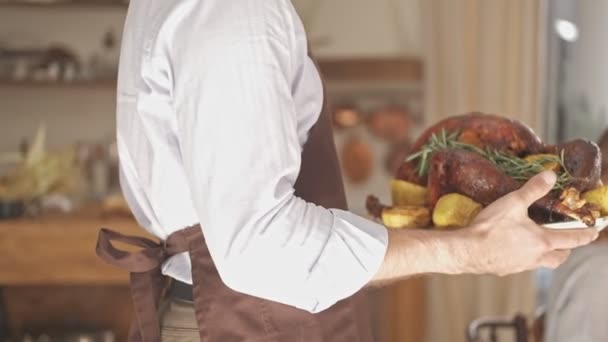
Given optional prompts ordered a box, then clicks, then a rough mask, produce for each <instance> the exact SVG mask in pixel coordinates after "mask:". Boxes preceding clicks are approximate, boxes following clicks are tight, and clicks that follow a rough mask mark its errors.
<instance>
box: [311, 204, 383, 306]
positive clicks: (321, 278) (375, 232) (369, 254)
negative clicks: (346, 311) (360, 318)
mask: <svg viewBox="0 0 608 342" xmlns="http://www.w3.org/2000/svg"><path fill="white" fill-rule="evenodd" d="M330 211H331V212H332V213H333V220H334V222H333V229H332V232H331V234H330V236H329V239H328V241H327V243H326V245H325V247H324V249H323V252H322V253H321V254H320V256H319V259H318V261H317V263H316V264H315V265H314V266H313V270H312V272H311V277H313V278H317V277H318V279H317V281H313V282H312V283H314V284H317V285H318V286H320V288H319V289H317V291H314V293H317V294H320V295H319V297H318V298H317V303H316V305H315V306H314V307H313V308H312V309H311V310H309V311H310V312H312V313H317V312H321V311H323V310H325V309H327V308H329V307H331V306H332V305H333V304H335V303H336V302H338V301H340V300H342V299H345V298H347V297H350V296H352V295H353V294H355V293H356V292H358V291H359V290H361V289H362V288H363V287H364V286H365V285H367V284H368V283H369V282H370V281H371V279H372V278H373V277H374V275H375V274H376V273H377V272H378V270H379V268H380V266H381V265H382V262H383V261H384V256H385V255H386V250H387V248H388V231H387V229H386V227H384V226H382V225H380V224H377V223H375V222H373V221H370V220H368V219H365V218H363V217H360V216H357V215H355V214H353V213H350V212H348V211H344V210H339V209H331V210H330Z"/></svg>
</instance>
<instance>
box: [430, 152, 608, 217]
mask: <svg viewBox="0 0 608 342" xmlns="http://www.w3.org/2000/svg"><path fill="white" fill-rule="evenodd" d="M430 165H431V166H430V168H429V174H428V184H427V188H428V192H429V204H430V205H431V207H434V206H435V203H437V201H438V200H439V198H440V197H441V196H443V195H445V194H448V193H453V192H455V193H459V194H462V195H465V196H468V197H470V198H472V199H474V200H475V201H477V202H479V203H481V204H483V205H484V206H487V205H489V204H490V203H492V202H494V201H496V200H497V199H499V198H500V197H502V196H504V195H506V194H508V193H510V192H512V191H514V190H517V189H519V188H520V187H521V185H522V182H519V181H516V180H514V179H513V178H511V177H509V176H508V175H506V174H505V173H504V172H503V171H502V170H500V169H499V168H498V167H497V166H496V165H494V164H492V163H491V162H490V161H488V160H487V159H485V158H483V157H482V156H480V155H479V154H477V153H474V152H469V151H465V150H445V151H439V152H435V153H434V154H433V157H432V159H431V164H430ZM570 189H571V191H573V192H572V193H571V194H570V195H571V196H574V198H573V200H574V201H578V200H579V198H578V195H579V194H580V192H579V191H578V190H577V189H576V188H570ZM566 193H567V192H566ZM561 196H562V192H560V191H551V192H550V193H549V194H547V195H546V196H545V197H543V198H541V199H540V200H538V201H536V202H535V203H534V204H533V205H532V207H530V216H531V217H533V218H534V219H536V220H537V221H542V222H549V221H552V220H559V219H563V218H564V217H571V218H575V219H579V220H581V221H583V222H585V223H588V224H593V222H594V220H595V218H597V217H596V216H597V215H595V213H594V211H595V210H596V208H595V206H593V205H592V204H590V203H584V204H582V205H581V206H580V207H575V206H573V205H574V204H573V205H568V201H564V199H562V198H560V197H561Z"/></svg>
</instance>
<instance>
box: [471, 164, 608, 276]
mask: <svg viewBox="0 0 608 342" xmlns="http://www.w3.org/2000/svg"><path fill="white" fill-rule="evenodd" d="M555 180H556V176H555V173H553V172H550V171H547V172H543V173H541V174H539V175H537V176H535V177H533V178H532V179H530V180H529V181H528V182H527V183H526V184H525V185H524V186H523V187H521V188H520V189H519V190H516V191H514V192H512V193H510V194H508V195H506V196H504V197H502V198H500V199H499V200H497V201H496V202H494V203H492V204H491V205H489V206H488V207H487V208H485V209H484V210H483V211H482V212H481V213H480V214H479V215H478V216H477V218H476V219H475V221H474V222H473V224H472V227H471V228H468V230H469V232H467V233H469V234H471V236H472V239H473V240H475V242H474V243H471V250H470V253H471V261H472V262H471V264H470V266H471V270H470V272H472V273H491V274H497V275H506V274H511V273H518V272H522V271H527V270H531V269H535V268H538V267H549V268H555V267H557V266H559V265H560V264H561V263H563V262H564V261H565V260H566V258H567V257H568V255H569V254H570V250H571V249H572V248H575V247H579V246H582V245H586V244H588V243H590V242H592V241H593V240H595V239H596V238H597V236H598V232H597V230H596V229H595V228H588V229H577V230H551V229H546V228H542V227H540V226H538V225H537V224H536V223H534V222H533V221H532V220H531V219H530V218H529V217H528V207H529V206H530V205H532V203H534V202H535V201H536V200H538V199H540V198H541V197H543V196H545V195H546V194H547V193H548V192H549V191H550V190H551V189H552V187H553V185H554V184H555Z"/></svg>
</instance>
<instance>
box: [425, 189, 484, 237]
mask: <svg viewBox="0 0 608 342" xmlns="http://www.w3.org/2000/svg"><path fill="white" fill-rule="evenodd" d="M481 208H482V206H481V204H479V203H477V202H475V201H473V200H472V199H470V198H469V197H467V196H464V195H461V194H456V193H452V194H447V195H444V196H441V197H440V198H439V200H438V201H437V204H436V205H435V209H434V210H433V223H434V224H435V226H436V227H438V228H447V227H464V226H466V225H468V224H469V223H471V221H473V219H474V218H475V216H477V214H478V213H479V211H481Z"/></svg>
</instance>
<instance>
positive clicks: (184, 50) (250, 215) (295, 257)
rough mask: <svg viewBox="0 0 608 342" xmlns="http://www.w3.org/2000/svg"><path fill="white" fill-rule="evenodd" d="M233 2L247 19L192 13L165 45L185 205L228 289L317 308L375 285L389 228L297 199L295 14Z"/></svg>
mask: <svg viewBox="0 0 608 342" xmlns="http://www.w3.org/2000/svg"><path fill="white" fill-rule="evenodd" d="M237 3H242V4H243V6H245V8H248V11H246V12H243V11H241V9H242V8H243V7H241V9H238V10H237V9H234V12H233V13H231V12H230V11H224V12H222V13H214V12H213V10H212V9H209V10H201V11H199V12H198V13H190V14H188V15H187V16H186V17H184V18H182V20H183V22H184V24H183V25H181V27H180V29H179V31H178V32H175V34H176V35H178V34H179V35H180V38H179V39H177V40H174V41H173V42H172V43H171V44H172V47H171V50H172V51H176V52H175V53H174V54H173V56H172V62H171V69H172V78H173V80H172V81H173V84H174V86H173V90H172V91H173V94H172V97H173V105H174V108H175V112H176V115H177V119H178V120H177V122H178V132H179V146H180V151H181V155H182V158H183V165H184V167H185V173H186V175H187V178H188V182H189V184H190V189H191V196H192V200H193V203H194V206H195V209H196V212H197V214H198V216H199V220H200V222H201V225H202V227H203V232H204V235H205V239H206V241H207V244H208V247H209V251H210V253H211V256H212V258H213V261H214V263H215V265H216V267H217V269H218V272H219V274H220V276H221V279H222V281H223V282H224V283H225V284H226V285H227V286H228V287H230V288H232V289H234V290H236V291H239V292H242V293H246V294H249V295H253V296H257V297H261V298H264V299H268V300H272V301H276V302H280V303H283V304H287V305H291V306H294V307H297V308H300V309H303V310H307V311H309V312H313V313H314V312H319V311H322V310H324V309H326V308H328V307H330V306H331V305H333V304H334V303H336V302H337V301H339V300H341V299H344V298H346V297H349V296H351V295H353V294H354V293H355V292H357V291H358V290H360V289H361V288H362V287H363V286H365V285H366V284H367V283H368V282H369V281H370V280H371V278H372V277H373V276H374V274H375V273H376V272H377V270H378V269H379V267H380V265H381V263H382V261H383V259H384V255H385V253H386V248H387V243H388V241H387V240H388V236H387V231H386V228H385V227H383V226H381V225H379V224H377V223H374V222H372V221H370V220H367V219H365V218H362V217H360V216H357V215H354V214H352V213H349V212H347V211H343V210H338V209H331V208H323V207H320V206H317V205H315V204H313V203H309V202H307V201H305V200H303V199H301V198H299V197H297V196H295V195H294V184H295V181H296V179H297V177H298V173H299V171H300V164H301V152H302V146H301V145H300V142H299V140H298V134H297V116H296V108H295V105H294V100H293V97H292V93H291V90H292V82H293V79H294V75H295V74H296V70H297V69H298V66H297V65H294V60H296V59H294V58H292V56H291V54H292V51H293V49H292V44H294V39H293V36H292V33H291V31H290V27H291V24H290V22H289V20H291V19H290V15H289V13H287V12H286V10H285V8H284V7H285V6H286V5H285V1H282V0H276V1H275V0H271V1H266V0H265V1H253V0H250V1H243V2H237ZM244 13H245V14H246V16H247V18H245V14H244ZM231 16H232V17H231Z"/></svg>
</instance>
